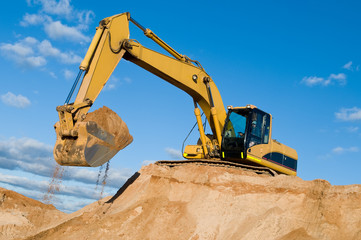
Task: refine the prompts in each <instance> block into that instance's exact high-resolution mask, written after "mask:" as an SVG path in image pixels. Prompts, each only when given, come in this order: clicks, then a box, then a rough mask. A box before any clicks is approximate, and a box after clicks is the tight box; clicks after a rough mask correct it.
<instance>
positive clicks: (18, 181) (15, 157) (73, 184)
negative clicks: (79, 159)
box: [0, 137, 132, 211]
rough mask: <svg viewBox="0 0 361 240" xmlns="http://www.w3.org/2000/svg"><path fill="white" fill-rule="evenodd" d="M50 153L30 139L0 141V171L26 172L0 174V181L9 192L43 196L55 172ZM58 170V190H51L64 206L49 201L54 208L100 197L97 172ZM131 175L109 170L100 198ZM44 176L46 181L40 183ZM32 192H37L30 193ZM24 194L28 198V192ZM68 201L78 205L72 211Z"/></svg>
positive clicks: (46, 145)
mask: <svg viewBox="0 0 361 240" xmlns="http://www.w3.org/2000/svg"><path fill="white" fill-rule="evenodd" d="M52 150H53V147H52V146H50V145H48V144H45V143H42V142H39V141H37V140H35V139H31V138H14V137H13V138H10V139H7V140H6V141H4V140H0V168H2V169H8V170H10V171H11V170H17V171H20V172H25V173H27V174H23V175H24V176H22V177H18V176H11V175H5V174H2V173H0V182H2V183H4V184H8V185H9V186H12V188H9V189H16V191H18V192H24V193H26V192H27V190H25V191H24V190H22V191H19V190H18V188H19V189H28V190H31V194H30V195H31V196H38V197H39V196H41V195H42V196H44V194H45V193H46V192H47V190H48V189H49V184H50V185H51V183H50V182H51V177H52V176H53V172H54V170H55V169H56V168H55V167H56V164H55V160H54V159H53V158H52ZM62 168H63V169H64V173H63V174H62V177H61V178H59V181H57V182H56V184H55V186H56V188H59V191H55V192H54V194H55V195H56V196H58V197H59V198H61V202H62V203H64V204H61V203H60V202H53V203H54V204H55V205H56V206H57V207H60V208H63V209H64V210H67V211H74V210H78V209H79V208H80V207H82V206H84V205H85V203H84V201H85V202H86V203H87V204H88V203H89V201H90V200H92V201H93V200H98V199H99V198H100V193H99V189H98V190H97V188H96V187H95V184H96V182H97V178H98V175H99V174H98V169H96V168H79V167H62ZM29 174H31V175H30V177H31V179H29V177H27V176H29ZM131 175H132V171H131V170H129V169H116V168H110V169H109V171H108V177H107V179H106V185H105V188H104V190H105V192H104V193H103V194H102V196H105V195H111V193H115V192H116V190H117V189H119V187H121V186H122V185H123V184H124V183H125V182H126V180H127V179H128V178H129V177H130V176H131ZM44 177H45V179H48V180H42V181H40V179H44ZM100 177H102V176H100ZM34 192H39V193H38V194H34ZM102 192H103V187H102ZM41 193H42V194H41ZM25 195H29V193H26V194H25ZM31 196H30V197H31ZM51 197H52V196H51ZM72 198H74V201H73V203H74V204H77V202H82V204H79V206H78V207H76V208H74V204H73V205H72V206H73V207H69V204H67V202H69V201H71V199H72ZM39 200H41V199H39Z"/></svg>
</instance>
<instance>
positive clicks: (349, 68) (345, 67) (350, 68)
mask: <svg viewBox="0 0 361 240" xmlns="http://www.w3.org/2000/svg"><path fill="white" fill-rule="evenodd" d="M342 68H344V69H347V70H352V61H349V62H348V63H346V64H345V65H343V66H342Z"/></svg>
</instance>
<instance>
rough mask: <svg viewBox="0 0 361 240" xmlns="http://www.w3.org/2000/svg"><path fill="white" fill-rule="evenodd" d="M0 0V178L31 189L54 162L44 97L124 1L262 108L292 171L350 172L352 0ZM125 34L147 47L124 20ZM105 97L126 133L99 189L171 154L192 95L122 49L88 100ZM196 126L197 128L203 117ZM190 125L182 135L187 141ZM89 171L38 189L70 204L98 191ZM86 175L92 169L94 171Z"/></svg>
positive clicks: (360, 150)
mask: <svg viewBox="0 0 361 240" xmlns="http://www.w3.org/2000/svg"><path fill="white" fill-rule="evenodd" d="M105 2H106V4H99V2H98V4H97V1H83V0H79V1H70V0H59V1H56V0H47V1H46V0H16V1H7V2H6V3H4V4H3V7H2V8H1V10H0V20H1V21H0V22H1V24H2V31H1V32H0V36H1V38H0V70H1V75H0V83H1V87H0V111H1V118H0V123H1V125H0V126H1V131H0V186H1V187H5V188H8V189H13V190H15V191H18V192H19V193H22V194H25V195H26V196H29V197H33V198H35V199H40V200H41V199H43V198H44V195H45V194H46V192H47V189H48V186H49V182H50V181H51V176H52V174H53V172H54V169H55V162H54V159H53V157H52V149H53V145H54V143H55V133H54V130H53V124H54V123H55V122H56V121H57V117H58V116H57V112H56V111H55V108H56V106H58V105H61V104H63V103H64V100H65V98H66V96H67V94H68V92H69V90H70V88H71V86H72V83H73V81H74V78H75V75H76V73H77V71H78V66H79V63H80V62H81V60H82V58H83V56H84V55H85V52H86V50H87V48H88V46H89V44H90V41H91V39H92V37H93V34H94V32H95V27H96V26H97V24H98V22H99V21H100V20H101V19H103V18H105V17H108V16H112V15H115V14H118V13H122V12H126V11H129V12H131V14H132V17H133V18H135V19H136V20H137V21H138V22H140V23H141V24H142V25H143V26H145V27H147V28H150V29H152V30H153V31H154V32H155V33H156V34H158V35H159V36H160V37H161V38H162V39H163V40H165V41H166V42H167V43H168V44H170V45H171V46H172V47H173V48H175V49H176V50H177V51H179V52H180V53H182V54H185V55H187V56H188V57H190V58H192V59H196V60H198V61H199V62H200V63H201V64H202V66H203V67H204V68H205V69H206V71H207V72H208V73H209V74H210V75H211V76H212V78H213V80H214V81H215V83H216V84H217V86H218V88H219V90H220V92H221V95H222V98H223V102H224V104H225V105H233V106H244V105H246V104H254V105H256V106H258V107H259V108H260V109H262V110H264V111H266V112H269V113H271V114H272V115H273V118H274V119H273V138H275V139H277V140H278V141H280V142H282V143H284V144H286V145H289V146H290V147H293V148H295V149H296V150H297V152H298V154H299V163H298V176H299V177H301V178H303V179H305V180H313V179H317V178H321V179H326V180H328V181H329V182H331V183H332V184H336V185H344V184H361V175H360V174H359V172H358V168H360V167H361V157H360V154H361V93H360V89H361V69H360V66H361V57H360V56H361V48H360V45H359V44H360V42H361V41H360V40H361V35H360V33H359V30H358V29H359V26H360V23H361V19H360V18H361V17H360V14H359V9H360V7H361V4H359V3H357V1H342V2H341V1H302V4H296V3H290V2H289V1H272V3H270V2H269V1H257V2H254V3H252V1H226V2H222V3H220V2H219V1H213V2H209V1H207V2H206V1H197V2H194V1H181V2H179V3H170V2H169V1H168V2H167V4H165V2H161V1H158V2H157V1H156V2H154V1H142V0H141V1H137V2H135V3H132V2H129V1H128V2H126V3H125V2H120V1H112V0H109V1H105ZM130 30H131V38H134V39H137V40H138V41H139V42H141V43H142V44H143V45H145V46H148V47H151V48H155V50H159V48H157V47H156V46H154V44H153V43H151V42H150V40H149V39H146V38H145V37H144V36H143V34H142V33H141V32H140V31H139V30H137V29H136V28H135V27H131V29H130ZM103 105H106V106H108V107H110V108H111V109H113V110H114V111H115V112H117V113H118V114H119V115H120V116H121V117H122V118H123V120H124V121H125V122H126V123H127V124H128V126H129V129H130V132H131V134H132V135H133V137H134V142H133V143H132V144H131V145H130V146H129V147H127V148H126V149H125V150H123V151H121V152H119V153H118V154H117V156H116V157H115V158H114V159H112V160H111V162H110V170H109V178H108V181H107V187H106V188H105V189H104V193H103V196H104V195H108V194H114V193H115V192H116V191H117V189H119V188H120V187H121V186H122V184H123V183H124V182H125V181H126V179H127V178H128V177H129V176H131V175H132V174H133V173H134V172H136V171H138V170H139V169H140V168H141V166H142V165H144V164H148V163H150V162H152V161H155V160H161V159H179V158H180V156H181V155H180V150H181V146H182V142H183V140H184V139H185V137H186V136H187V134H188V132H189V131H190V129H191V128H192V126H193V124H194V123H195V118H194V116H193V102H192V99H191V98H190V97H189V96H188V95H186V94H185V93H183V92H182V91H180V90H179V89H177V88H175V87H173V86H171V85H169V84H168V83H165V82H164V81H162V80H160V79H158V78H157V77H155V76H153V75H151V74H150V73H148V72H146V71H145V70H143V69H140V68H139V67H137V66H134V65H133V64H132V63H129V62H126V61H125V60H122V61H121V63H120V64H119V65H118V67H117V69H116V70H115V72H114V74H113V75H112V76H111V77H110V79H109V81H108V83H107V85H106V87H105V89H104V91H103V92H102V93H101V95H100V96H99V98H98V99H97V101H96V103H95V105H94V106H93V108H92V109H96V108H98V107H101V106H103ZM208 131H209V129H208ZM197 138H198V136H197V131H194V133H193V134H192V135H191V137H190V139H189V140H188V141H187V143H188V144H194V143H195V142H196V140H197ZM104 169H105V168H104V167H103V168H102V169H98V168H96V169H90V168H71V167H68V168H63V169H61V171H63V176H62V180H61V182H60V180H58V181H59V182H58V185H59V186H60V189H59V192H57V193H56V194H55V196H54V198H53V199H52V203H54V204H55V205H56V206H57V207H58V208H59V209H62V210H66V211H74V210H76V209H78V208H79V207H82V206H84V205H85V204H88V203H90V202H92V201H94V200H97V199H98V198H99V197H100V193H101V191H102V190H101V186H97V185H96V183H97V179H98V175H100V176H99V179H100V180H101V179H102V177H103V175H104V171H105V170H104ZM99 173H100V174H99Z"/></svg>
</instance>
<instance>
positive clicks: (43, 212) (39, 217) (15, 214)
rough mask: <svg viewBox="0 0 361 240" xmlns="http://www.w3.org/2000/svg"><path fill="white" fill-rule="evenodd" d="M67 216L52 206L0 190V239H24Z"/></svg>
mask: <svg viewBox="0 0 361 240" xmlns="http://www.w3.org/2000/svg"><path fill="white" fill-rule="evenodd" d="M66 215H67V214H65V213H63V212H61V211H59V210H57V209H55V207H54V206H53V205H47V204H43V203H41V202H39V201H36V200H33V199H31V198H28V197H25V196H23V195H21V194H18V193H16V192H13V191H10V190H6V189H4V188H0V239H1V240H8V239H24V238H25V237H27V236H30V235H33V234H35V233H36V232H37V231H39V230H41V227H42V226H43V225H48V224H53V223H56V222H59V221H60V219H62V218H63V217H65V216H66Z"/></svg>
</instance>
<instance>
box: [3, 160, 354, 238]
mask: <svg viewBox="0 0 361 240" xmlns="http://www.w3.org/2000/svg"><path fill="white" fill-rule="evenodd" d="M20 197H21V198H23V197H22V196H19V198H20ZM31 201H32V202H31V204H30V202H29V203H27V204H28V205H32V204H35V205H36V206H39V209H38V210H35V211H37V212H39V211H41V212H42V213H43V218H44V220H45V216H48V215H51V216H53V215H54V214H45V211H50V207H49V206H47V205H41V204H40V203H37V202H36V201H34V200H31ZM43 208H44V211H43ZM25 209H26V208H22V209H20V210H21V211H25ZM32 209H34V207H32ZM5 210H6V209H4V210H3V211H5ZM21 211H19V214H20V215H21ZM51 211H54V212H56V210H54V209H51ZM27 214H30V215H32V213H30V212H29V213H27ZM59 214H60V215H59V216H61V213H59ZM1 216H2V215H1ZM39 220H40V219H39ZM9 221H10V220H9ZM16 221H18V222H19V226H21V224H24V223H23V222H24V221H25V220H24V219H23V218H22V217H20V216H18V218H17V220H13V219H12V220H11V224H13V225H14V226H15V227H14V228H16V226H17V224H16V223H15V222H16ZM5 222H6V220H5ZM1 223H4V220H2V221H1ZM42 223H43V224H44V225H42V226H41V227H40V228H39V231H38V233H37V234H35V235H34V236H32V237H29V238H27V239H72V240H73V239H108V240H110V239H157V240H158V239H182V240H183V239H193V240H195V239H227V240H228V239H252V240H253V239H262V240H265V239H272V240H274V239H277V240H290V239H291V240H293V239H331V240H333V239H334V240H339V239H354V240H357V239H361V185H349V186H332V185H330V184H329V183H328V182H327V181H325V180H314V181H304V180H302V179H300V178H298V177H293V176H285V175H279V176H276V177H270V176H267V175H257V174H255V173H253V172H249V171H244V170H239V169H233V168H223V167H210V166H189V165H188V166H178V167H173V168H169V167H165V166H158V165H154V164H151V165H148V166H145V167H143V168H142V169H141V170H140V171H139V172H137V173H135V174H134V175H133V177H131V178H130V179H129V180H128V182H127V183H126V184H125V185H124V186H123V187H122V188H120V189H119V191H118V193H117V194H116V195H114V196H113V197H107V198H104V199H102V200H100V201H98V202H95V203H93V204H90V205H88V206H86V207H84V208H83V209H81V210H79V211H77V212H74V213H72V214H69V215H66V216H64V217H63V218H62V219H59V220H58V221H57V222H55V223H54V222H52V223H51V224H46V223H47V222H46V221H43V222H42ZM19 231H20V232H21V231H22V230H19ZM17 236H19V235H17ZM8 239H10V238H8Z"/></svg>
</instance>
